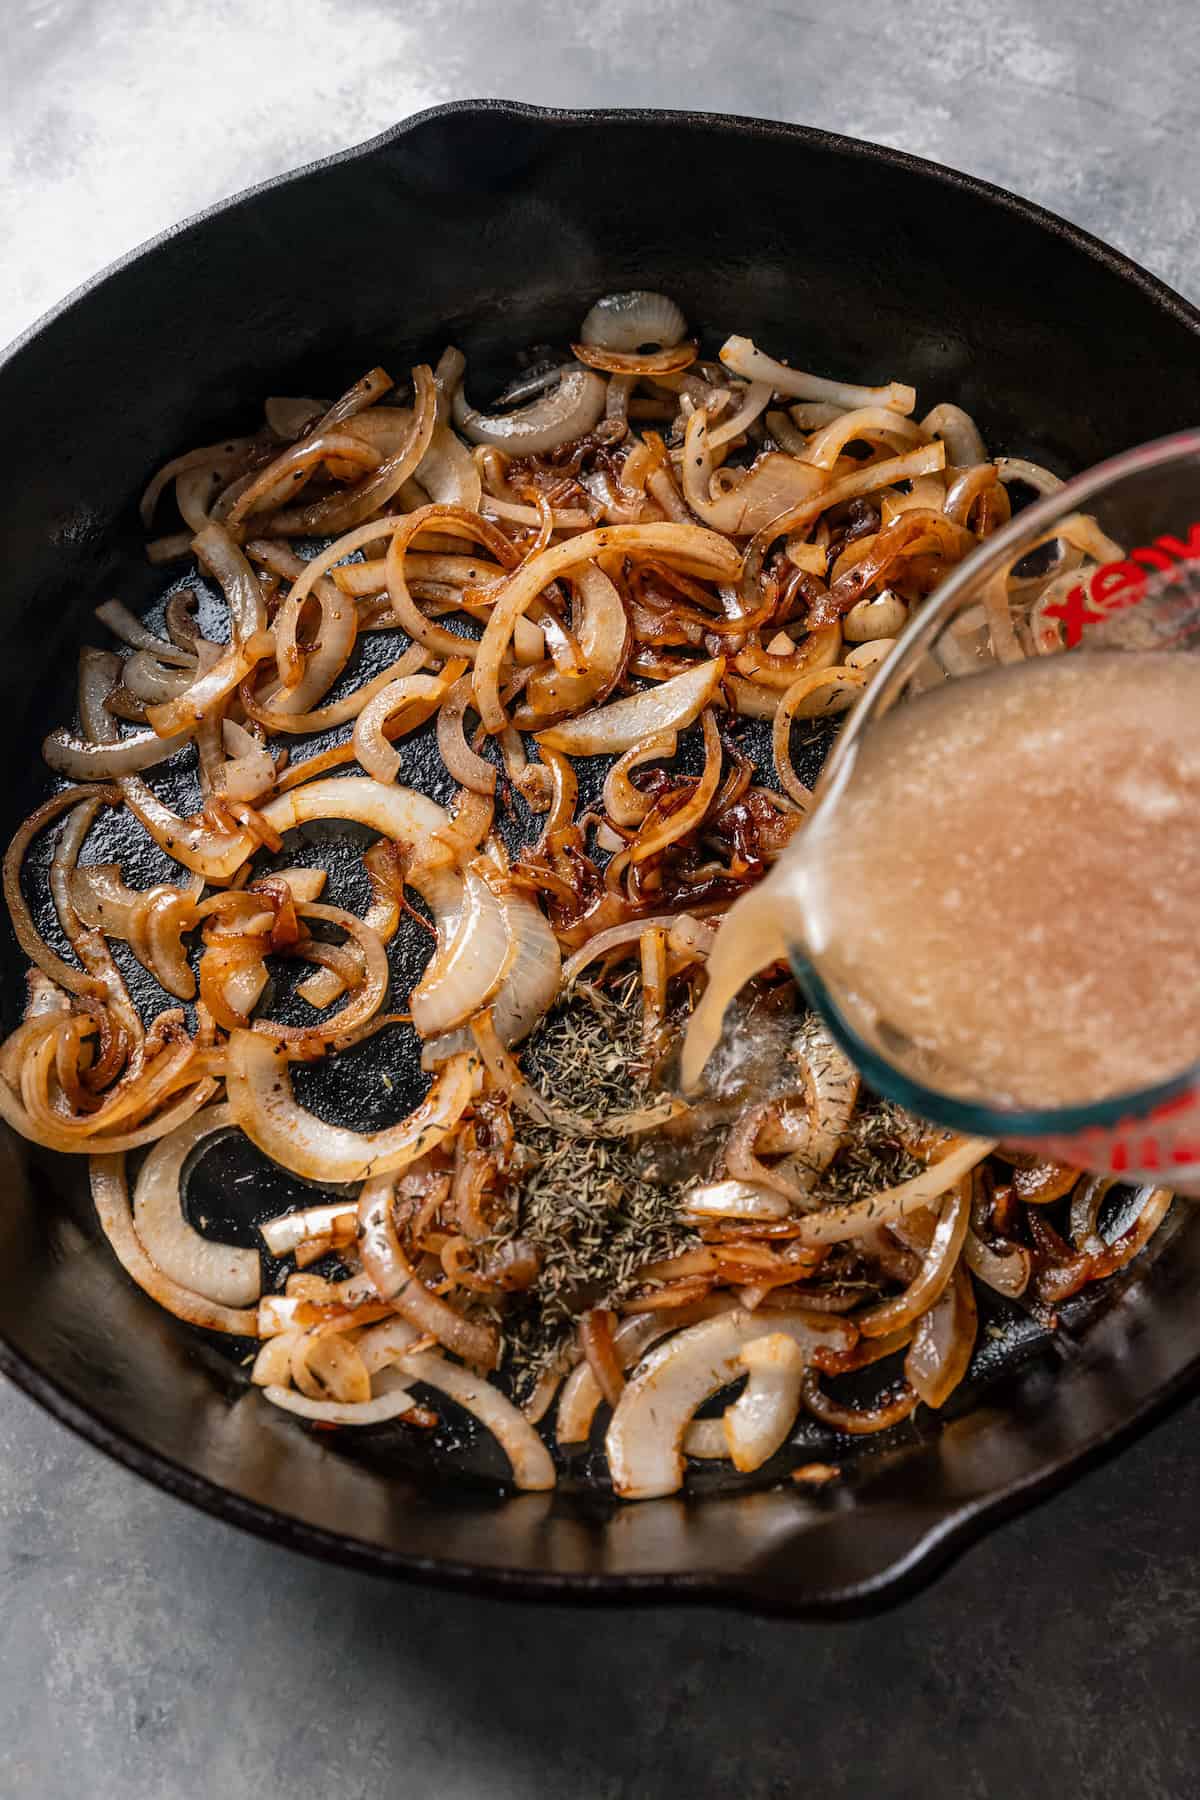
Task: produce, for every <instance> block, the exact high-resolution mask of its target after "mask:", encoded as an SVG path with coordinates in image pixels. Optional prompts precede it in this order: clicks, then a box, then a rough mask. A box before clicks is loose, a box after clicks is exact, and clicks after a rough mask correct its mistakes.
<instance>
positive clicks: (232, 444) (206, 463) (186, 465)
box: [139, 437, 260, 531]
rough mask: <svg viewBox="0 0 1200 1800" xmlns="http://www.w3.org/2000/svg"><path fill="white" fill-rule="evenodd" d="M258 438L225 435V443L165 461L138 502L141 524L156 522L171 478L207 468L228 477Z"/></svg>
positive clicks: (148, 525)
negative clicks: (156, 510) (155, 517)
mask: <svg viewBox="0 0 1200 1800" xmlns="http://www.w3.org/2000/svg"><path fill="white" fill-rule="evenodd" d="M259 441H260V440H259V439H257V438H252V437H244V438H226V440H225V442H224V443H221V444H208V445H206V446H205V447H204V448H203V449H201V450H189V451H188V453H187V455H186V456H176V457H173V458H172V459H171V461H170V462H168V463H164V464H163V466H162V468H161V469H159V471H158V473H157V474H156V475H155V477H154V479H153V481H151V482H150V484H149V486H148V487H147V489H146V491H145V493H144V494H143V495H142V498H141V501H140V502H139V511H140V513H141V518H142V524H143V525H144V526H145V528H146V530H147V531H149V529H150V526H151V525H152V523H153V522H154V512H155V508H156V507H157V505H158V502H159V498H160V496H161V494H162V492H163V489H164V488H165V487H166V486H167V484H168V482H171V481H174V480H175V478H176V476H178V475H186V474H187V473H188V472H189V471H191V470H193V469H208V470H211V471H212V472H213V473H214V474H215V475H219V476H221V477H223V478H225V479H226V480H228V479H229V478H230V477H231V476H233V475H235V474H236V473H237V471H238V470H239V469H240V468H242V467H243V466H244V465H245V463H246V461H247V458H248V457H249V456H250V455H251V453H252V452H253V451H254V449H255V447H256V445H257V444H258V443H259Z"/></svg>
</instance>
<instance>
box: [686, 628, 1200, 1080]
mask: <svg viewBox="0 0 1200 1800" xmlns="http://www.w3.org/2000/svg"><path fill="white" fill-rule="evenodd" d="M790 949H795V950H798V952H799V954H800V956H801V957H803V958H804V959H806V960H807V961H809V962H810V963H811V964H812V965H813V967H814V968H815V969H816V971H817V972H818V974H819V976H820V978H821V980H822V982H823V983H824V985H825V987H826V988H827V990H828V991H829V992H830V993H831V995H832V997H833V998H834V1000H835V1002H836V1004H837V1005H838V1007H839V1009H840V1010H841V1012H842V1014H843V1016H844V1017H845V1018H846V1019H847V1021H848V1022H849V1023H850V1024H851V1025H852V1026H854V1027H855V1028H856V1029H857V1030H858V1031H859V1032H860V1034H861V1035H862V1036H864V1037H865V1038H866V1039H867V1040H868V1041H869V1042H872V1043H874V1044H875V1045H876V1046H877V1047H879V1048H880V1049H882V1051H883V1052H884V1054H886V1055H888V1057H889V1059H890V1060H892V1061H894V1062H895V1063H896V1065H897V1066H898V1067H900V1068H901V1069H904V1070H908V1071H910V1072H913V1073H915V1074H917V1075H918V1076H919V1078H920V1079H923V1080H924V1081H925V1082H926V1083H927V1084H928V1085H932V1086H934V1087H938V1088H940V1089H942V1090H943V1091H945V1092H948V1093H953V1094H956V1095H959V1096H965V1097H970V1098H975V1099H979V1100H982V1101H990V1102H993V1103H995V1104H1007V1105H1017V1106H1024V1107H1044V1106H1064V1105H1072V1104H1076V1103H1080V1102H1087V1101H1093V1100H1099V1099H1103V1098H1106V1097H1109V1096H1111V1095H1114V1094H1121V1093H1126V1092H1129V1091H1131V1090H1135V1089H1137V1088H1139V1087H1143V1086H1145V1085H1147V1084H1148V1083H1150V1082H1153V1081H1155V1080H1157V1079H1161V1078H1164V1077H1167V1076H1171V1075H1174V1074H1176V1073H1178V1072H1180V1071H1181V1070H1182V1069H1184V1068H1186V1067H1187V1066H1188V1064H1189V1063H1192V1062H1194V1061H1196V1060H1197V1059H1198V1058H1200V656H1196V655H1192V654H1187V653H1181V652H1170V651H1152V652H1148V653H1145V654H1139V655H1128V654H1122V653H1119V652H1115V651H1100V652H1085V651H1075V652H1072V653H1071V654H1070V655H1066V656H1053V657H1046V658H1044V659H1039V660H1037V661H1034V662H1026V663H1023V664H1019V665H1016V666H1012V667H1005V668H998V669H995V670H992V671H988V672H987V673H985V674H981V675H976V676H972V677H970V678H967V679H961V680H956V681H950V682H946V683H945V684H944V685H942V686H940V687H937V688H934V689H931V690H928V691H926V692H924V693H921V694H919V695H917V696H916V697H915V698H913V699H910V700H906V701H904V702H902V703H901V704H900V705H899V706H897V707H896V708H894V709H893V710H892V711H891V712H889V713H888V714H886V715H885V716H884V717H883V718H882V719H880V720H879V721H878V722H877V723H876V724H875V725H874V726H873V727H872V728H871V730H870V731H869V732H868V733H866V734H865V736H864V738H863V740H862V743H861V745H860V746H859V747H858V750H857V753H856V758H855V762H854V765H853V768H852V770H851V773H850V777H849V780H848V782H847V783H846V785H845V787H844V788H840V789H839V791H838V793H837V796H836V798H835V799H832V800H831V801H830V803H829V804H824V805H819V806H818V808H817V810H816V812H815V813H814V815H813V817H812V819H811V820H810V821H809V822H808V823H807V824H806V825H804V826H803V827H802V828H801V830H800V831H799V832H798V833H797V834H796V836H795V838H794V839H793V841H792V844H791V846H790V847H789V849H788V851H787V852H786V854H785V855H784V856H783V857H782V858H781V860H780V862H779V863H778V864H777V865H776V867H775V869H774V870H773V871H772V873H771V875H770V876H769V877H768V879H767V880H766V881H765V882H764V883H763V884H762V885H761V886H760V887H758V888H757V889H755V890H754V891H753V892H752V893H750V894H747V895H746V896H745V897H744V898H743V899H742V900H741V901H739V902H738V903H737V905H736V906H735V907H734V908H733V909H732V911H731V912H730V914H729V915H728V917H727V918H726V920H725V921H724V922H723V923H722V925H721V928H720V930H719V932H718V935H717V942H716V945H715V946H714V951H713V954H712V956H711V958H710V962H709V986H708V989H707V991H706V993H705V996H704V1000H703V1002H702V1004H701V1006H700V1007H699V1008H698V1010H697V1012H696V1014H695V1016H694V1018H693V1020H692V1024H691V1028H690V1030H689V1034H688V1039H687V1043H686V1046H685V1050H684V1064H683V1071H682V1073H683V1079H684V1083H685V1085H687V1084H690V1083H691V1082H692V1081H694V1080H695V1079H696V1077H697V1076H698V1075H699V1072H700V1070H701V1069H702V1067H703V1065H704V1062H705V1060H706V1059H707V1055H708V1053H709V1051H710V1050H711V1048H712V1046H713V1044H714V1043H715V1041H716V1038H717V1036H718V1034H719V1031H720V1024H721V1018H722V1016H723V1014H724V1011H725V1007H726V1005H727V1004H728V1001H729V1000H730V999H731V998H732V996H733V994H734V993H736V992H737V990H738V989H739V988H740V987H741V985H742V984H743V982H744V981H745V980H747V979H748V978H749V976H750V975H752V974H753V973H755V972H756V971H757V970H759V969H761V968H762V967H764V966H766V965H767V964H769V963H771V962H773V961H775V960H777V959H779V958H780V957H783V956H785V955H787V953H788V951H789V950H790Z"/></svg>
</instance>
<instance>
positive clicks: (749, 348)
mask: <svg viewBox="0 0 1200 1800" xmlns="http://www.w3.org/2000/svg"><path fill="white" fill-rule="evenodd" d="M721 361H722V362H723V363H724V364H725V367H726V368H727V369H732V370H733V372H734V374H735V375H741V376H742V377H743V378H744V379H745V380H746V381H769V382H770V384H771V388H772V391H773V392H774V393H776V394H786V395H787V396H788V397H789V399H793V400H828V401H831V402H832V403H833V404H834V405H835V406H847V407H848V406H888V407H891V409H892V411H893V412H898V413H910V412H911V411H912V409H913V407H914V406H915V405H916V404H917V394H916V389H915V388H911V387H907V386H906V385H905V384H904V383H903V382H900V381H890V382H889V383H888V384H887V386H886V387H875V388H872V387H857V386H856V385H855V384H854V383H853V382H849V381H829V380H827V379H826V378H825V377H824V376H822V375H808V374H805V372H804V370H803V369H793V368H790V367H789V366H788V364H787V363H781V362H776V361H775V358H774V357H773V356H766V355H764V353H763V352H762V351H761V350H759V349H757V348H756V346H755V344H754V343H753V341H752V340H751V339H750V338H747V337H731V338H727V339H726V341H725V343H724V344H722V346H721Z"/></svg>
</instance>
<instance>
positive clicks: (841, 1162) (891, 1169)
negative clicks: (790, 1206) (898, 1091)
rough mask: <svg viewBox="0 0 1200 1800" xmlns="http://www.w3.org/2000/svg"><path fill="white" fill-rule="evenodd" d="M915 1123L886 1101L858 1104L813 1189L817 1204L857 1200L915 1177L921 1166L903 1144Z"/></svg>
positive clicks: (922, 1164)
mask: <svg viewBox="0 0 1200 1800" xmlns="http://www.w3.org/2000/svg"><path fill="white" fill-rule="evenodd" d="M914 1123H915V1121H914V1120H913V1119H911V1118H910V1117H909V1115H908V1114H906V1113H904V1112H903V1111H902V1110H901V1109H900V1108H899V1107H898V1106H893V1105H892V1104H891V1103H890V1102H889V1101H885V1100H881V1101H876V1102H871V1101H869V1100H867V1101H861V1102H860V1103H859V1110H858V1111H857V1113H856V1114H855V1116H854V1118H853V1119H852V1120H851V1122H850V1129H849V1132H848V1133H847V1135H846V1138H845V1140H844V1141H843V1143H842V1144H841V1146H840V1148H839V1149H838V1152H837V1155H836V1156H835V1157H834V1159H833V1161H832V1163H831V1164H830V1165H829V1167H828V1168H827V1169H826V1170H825V1171H824V1172H823V1173H822V1175H821V1178H820V1180H819V1181H818V1182H817V1184H816V1186H815V1188H814V1189H813V1197H814V1200H816V1201H817V1202H819V1203H820V1204H821V1205H834V1204H836V1203H838V1202H840V1201H846V1200H861V1199H863V1198H865V1196H866V1195H868V1194H877V1193H879V1192H880V1191H881V1190H882V1189H884V1188H890V1187H896V1186H898V1185H899V1183H900V1182H902V1181H908V1180H910V1179H911V1178H912V1177H913V1176H914V1175H919V1174H920V1173H921V1170H922V1169H923V1168H924V1167H925V1165H924V1163H922V1162H920V1161H919V1160H918V1158H917V1157H915V1156H914V1155H913V1154H912V1151H911V1150H909V1149H908V1147H907V1145H906V1144H905V1142H904V1138H905V1135H906V1133H907V1132H908V1131H911V1130H912V1128H913V1126H914Z"/></svg>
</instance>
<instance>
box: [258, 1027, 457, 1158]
mask: <svg viewBox="0 0 1200 1800" xmlns="http://www.w3.org/2000/svg"><path fill="white" fill-rule="evenodd" d="M228 1057H229V1062H228V1074H227V1077H226V1081H227V1086H228V1093H229V1106H230V1112H231V1114H232V1116H233V1119H234V1122H235V1123H236V1124H238V1125H240V1126H241V1128H242V1130H243V1131H244V1132H245V1133H246V1136H247V1137H248V1138H249V1139H250V1141H251V1142H252V1143H254V1144H257V1145H258V1148H259V1149H260V1150H261V1151H263V1152H264V1154H265V1155H267V1156H269V1157H271V1159H272V1161H274V1162H277V1163H279V1164H280V1165H281V1166H282V1167H283V1168H285V1169H290V1170H291V1171H292V1173H293V1174H295V1175H303V1176H305V1177H306V1179H308V1180H310V1181H322V1182H346V1181H367V1180H369V1179H370V1177H371V1176H372V1175H386V1174H389V1173H391V1172H392V1171H393V1170H396V1169H403V1168H406V1167H407V1166H408V1164H409V1163H411V1162H415V1161H416V1160H417V1158H418V1157H419V1156H424V1155H425V1154H426V1152H427V1151H429V1150H432V1149H433V1148H434V1147H435V1145H437V1144H440V1143H441V1142H442V1140H443V1139H444V1138H446V1137H448V1136H449V1134H450V1132H451V1131H453V1129H454V1127H455V1126H456V1125H457V1123H458V1121H459V1119H460V1118H461V1117H462V1115H463V1113H464V1112H465V1111H466V1109H467V1107H468V1106H469V1105H470V1103H471V1100H472V1098H473V1097H474V1094H475V1090H476V1086H477V1082H478V1074H479V1065H478V1061H477V1059H476V1058H474V1057H472V1056H469V1055H463V1056H455V1057H451V1059H450V1061H449V1062H447V1063H446V1065H445V1066H444V1068H442V1069H441V1070H440V1071H439V1073H438V1076H437V1078H436V1080H435V1081H434V1083H433V1086H432V1087H431V1088H430V1090H429V1092H428V1094H427V1095H426V1096H425V1098H424V1100H422V1101H421V1103H420V1105H419V1106H417V1107H415V1108H414V1109H413V1111H412V1112H411V1113H410V1114H409V1115H408V1117H407V1118H406V1119H402V1120H400V1121H399V1123H398V1124H395V1125H390V1126H386V1127H384V1128H383V1129H382V1130H380V1131H368V1132H358V1131H351V1130H349V1129H348V1128H347V1127H346V1126H341V1125H329V1124H326V1122H325V1121H324V1120H323V1119H319V1118H317V1117H316V1115H315V1114H314V1113H310V1112H309V1111H307V1109H306V1108H305V1107H303V1106H301V1105H300V1104H299V1103H298V1102H297V1100H296V1099H295V1098H294V1096H293V1094H292V1083H291V1077H290V1075H289V1073H288V1059H287V1050H286V1047H285V1046H284V1045H283V1044H278V1043H276V1042H275V1041H273V1040H272V1039H271V1038H268V1037H264V1036H263V1035H262V1034H261V1033H259V1032H255V1031H237V1030H235V1031H233V1032H231V1033H230V1037H229V1052H228Z"/></svg>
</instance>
